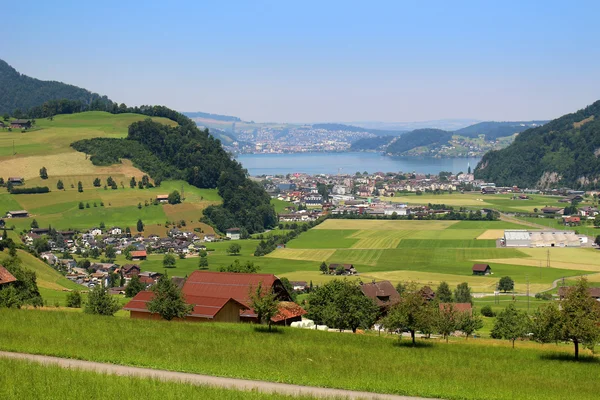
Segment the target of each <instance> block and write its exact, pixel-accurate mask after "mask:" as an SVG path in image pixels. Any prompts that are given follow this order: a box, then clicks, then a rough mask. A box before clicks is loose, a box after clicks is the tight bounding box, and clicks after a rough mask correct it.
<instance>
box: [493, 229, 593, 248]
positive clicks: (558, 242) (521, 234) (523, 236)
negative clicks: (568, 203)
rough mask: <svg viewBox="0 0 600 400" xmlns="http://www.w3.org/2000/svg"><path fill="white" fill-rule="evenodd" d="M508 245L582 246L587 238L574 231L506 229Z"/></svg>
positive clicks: (505, 237) (505, 241)
mask: <svg viewBox="0 0 600 400" xmlns="http://www.w3.org/2000/svg"><path fill="white" fill-rule="evenodd" d="M503 240H504V245H505V246H506V247H580V246H581V244H582V243H583V242H585V241H586V240H587V238H586V237H585V236H581V237H580V236H579V235H577V234H576V233H575V232H574V231H527V230H510V231H508V230H507V231H504V238H503Z"/></svg>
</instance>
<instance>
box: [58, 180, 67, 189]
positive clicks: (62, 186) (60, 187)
mask: <svg viewBox="0 0 600 400" xmlns="http://www.w3.org/2000/svg"><path fill="white" fill-rule="evenodd" d="M56 188H57V189H58V190H64V189H65V185H64V184H63V181H61V180H60V179H59V180H58V182H56Z"/></svg>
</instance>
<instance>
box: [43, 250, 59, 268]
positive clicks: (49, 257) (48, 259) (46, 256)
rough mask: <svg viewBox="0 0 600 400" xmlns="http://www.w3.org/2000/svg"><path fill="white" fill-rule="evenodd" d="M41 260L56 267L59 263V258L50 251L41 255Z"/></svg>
mask: <svg viewBox="0 0 600 400" xmlns="http://www.w3.org/2000/svg"><path fill="white" fill-rule="evenodd" d="M40 258H41V259H42V260H44V261H46V262H47V263H48V264H50V265H54V264H56V263H57V262H58V257H56V256H55V255H54V254H52V253H51V252H49V251H47V252H44V253H42V254H40Z"/></svg>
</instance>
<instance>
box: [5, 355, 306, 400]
mask: <svg viewBox="0 0 600 400" xmlns="http://www.w3.org/2000/svg"><path fill="white" fill-rule="evenodd" d="M0 370H1V371H2V379H0V398H2V399H6V400H9V399H122V400H128V399H131V400H138V399H140V396H141V397H142V398H144V399H148V400H154V399H156V400H163V399H209V400H210V399H215V400H217V399H231V400H234V399H235V400H238V399H239V400H241V399H248V400H255V399H256V400H258V399H261V400H263V399H264V400H279V399H292V398H294V399H295V398H298V397H290V396H282V395H276V394H264V393H259V392H243V391H236V390H229V389H219V388H213V387H207V386H193V385H188V384H183V383H172V382H161V381H159V380H155V379H142V378H132V377H125V376H112V375H104V374H97V373H94V372H86V371H79V370H72V369H63V368H60V367H57V366H43V365H40V364H36V363H31V362H27V361H18V360H9V359H2V358H0ZM302 398H304V399H308V398H312V397H302Z"/></svg>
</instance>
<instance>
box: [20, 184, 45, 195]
mask: <svg viewBox="0 0 600 400" xmlns="http://www.w3.org/2000/svg"><path fill="white" fill-rule="evenodd" d="M48 192H50V189H49V188H48V186H36V187H30V188H16V187H13V188H12V189H10V194H38V193H48Z"/></svg>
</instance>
